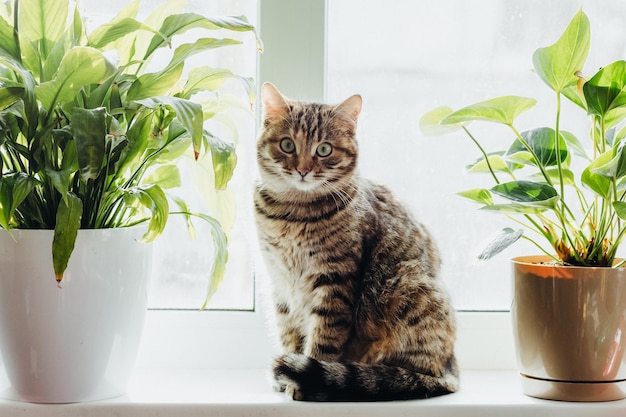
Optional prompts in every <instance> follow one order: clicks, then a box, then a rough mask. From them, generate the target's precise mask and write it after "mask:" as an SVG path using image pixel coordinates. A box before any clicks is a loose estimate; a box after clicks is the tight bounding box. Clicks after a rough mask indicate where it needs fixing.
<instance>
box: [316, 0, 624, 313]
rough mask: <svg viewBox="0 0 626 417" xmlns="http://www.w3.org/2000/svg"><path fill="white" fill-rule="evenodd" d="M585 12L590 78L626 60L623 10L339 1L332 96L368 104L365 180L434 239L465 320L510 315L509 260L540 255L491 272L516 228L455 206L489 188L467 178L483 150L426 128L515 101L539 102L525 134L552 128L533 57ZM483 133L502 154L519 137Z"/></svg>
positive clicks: (556, 4)
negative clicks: (539, 125) (480, 259)
mask: <svg viewBox="0 0 626 417" xmlns="http://www.w3.org/2000/svg"><path fill="white" fill-rule="evenodd" d="M581 3H584V6H583V7H584V11H585V13H587V14H588V16H589V19H590V21H591V36H592V47H591V53H592V55H590V57H589V59H588V61H587V65H586V67H585V70H586V71H585V73H586V74H587V75H589V74H593V73H594V72H595V70H596V69H597V68H599V66H600V65H602V64H606V63H609V62H613V61H615V60H618V59H621V58H623V57H624V54H625V52H626V48H625V46H624V39H625V38H626V27H624V25H623V19H622V18H621V16H622V15H623V12H624V5H623V3H621V2H620V1H606V2H602V3H599V2H581V1H579V0H568V1H499V0H489V1H484V0H469V1H467V0H463V1H460V0H442V1H436V2H425V1H420V2H415V1H411V0H397V1H393V2H388V1H381V0H375V1H372V2H369V3H368V5H367V7H362V5H361V2H359V1H358V0H342V1H329V2H328V34H327V44H328V58H327V59H328V75H327V87H326V88H327V98H328V100H329V101H331V102H339V101H341V100H343V99H345V98H347V97H348V96H350V95H351V94H354V93H360V94H361V95H362V96H363V98H364V111H363V113H362V115H361V117H360V126H359V128H360V130H359V139H360V144H361V147H360V149H361V161H360V163H361V171H362V173H363V174H365V175H367V176H369V177H371V178H374V179H377V180H378V181H380V182H383V183H386V184H388V185H390V186H391V187H392V188H393V189H394V190H395V192H396V194H397V196H399V197H400V198H401V199H402V200H404V201H405V202H407V204H408V205H409V206H410V207H411V208H412V209H413V211H414V212H415V213H416V215H417V216H418V218H419V219H420V220H421V221H423V222H424V223H425V224H426V225H427V226H428V227H429V229H430V230H431V231H432V232H433V234H434V235H435V238H436V239H437V241H438V243H439V246H440V249H441V252H442V255H443V275H444V277H445V279H446V280H447V282H448V287H449V288H450V290H451V292H452V296H453V300H454V304H455V306H456V308H457V309H459V310H508V309H509V306H510V300H511V298H510V294H511V290H510V288H509V286H510V278H509V277H510V274H509V269H510V266H509V261H510V258H511V257H513V256H517V255H524V254H530V253H536V252H537V249H535V248H534V247H533V246H532V245H530V244H527V243H526V242H521V241H520V242H518V243H516V244H515V245H514V246H513V247H511V248H509V249H507V250H506V251H505V252H504V253H501V254H500V255H498V256H497V257H496V258H494V259H492V260H490V261H488V262H484V263H480V264H479V263H477V262H476V261H475V255H476V254H477V253H478V248H480V247H481V246H482V244H483V242H484V240H485V239H487V238H488V236H489V235H490V234H491V233H494V232H497V231H498V230H500V229H501V228H503V227H505V226H507V225H510V223H509V222H506V221H505V220H504V219H503V218H502V216H499V215H493V214H490V213H485V212H480V211H478V210H477V206H476V205H473V204H472V203H471V202H468V201H466V200H463V199H461V198H460V197H457V196H455V193H456V192H458V191H463V190H467V189H470V188H475V187H484V185H485V183H484V182H483V181H481V178H478V176H479V175H480V174H468V175H466V174H464V172H463V167H464V166H465V165H467V164H469V163H471V162H472V161H473V160H474V159H477V158H478V157H479V156H480V154H479V152H478V150H477V149H476V148H475V147H474V145H473V144H472V143H471V142H470V141H469V140H468V139H467V138H466V137H465V136H464V135H463V134H461V133H459V134H455V135H448V136H441V137H423V136H422V135H421V133H420V131H419V126H418V123H419V119H420V117H421V115H422V114H424V113H425V112H427V111H430V110H432V109H434V108H435V107H437V106H441V105H449V106H451V107H452V108H454V109H459V108H461V107H463V106H465V105H469V104H472V103H475V102H478V101H482V100H486V99H489V98H493V97H497V96H503V95H509V94H514V95H520V96H529V97H538V98H539V104H538V105H537V106H536V107H535V108H534V109H533V110H531V111H530V112H528V113H527V114H525V115H524V118H520V119H519V121H520V123H521V125H520V126H521V128H520V129H519V130H523V124H524V123H527V124H528V125H529V126H530V125H533V126H534V125H536V122H537V121H538V120H541V119H546V120H545V123H546V125H547V126H549V125H551V124H552V120H551V118H552V114H553V108H554V101H555V100H554V97H553V96H552V95H551V94H550V93H551V91H549V90H548V89H547V88H546V87H545V85H543V83H542V81H541V80H540V79H539V78H538V77H537V76H536V75H535V74H534V73H533V71H532V58H531V57H532V53H533V52H534V50H535V49H537V48H539V47H544V46H548V45H551V44H552V43H554V42H555V41H556V40H557V39H558V37H559V36H560V34H561V33H562V31H563V30H564V29H565V27H566V26H567V24H568V23H569V20H570V19H571V18H572V17H573V16H574V14H575V13H576V11H577V10H578V8H579V7H580V6H581ZM598 45H602V47H600V48H599V47H598ZM593 54H595V55H593ZM567 104H570V103H567ZM544 110H545V111H544ZM568 111H569V113H568ZM564 113H565V115H564V117H565V119H564V120H563V122H562V125H563V126H571V124H572V123H575V122H576V121H575V119H572V117H573V116H576V115H579V114H580V110H579V109H574V108H573V106H572V107H567V108H566V109H565V111H564ZM544 114H545V115H548V116H549V118H546V116H544ZM568 118H569V119H568ZM579 127H580V129H578V132H586V130H585V129H586V127H585V126H584V125H583V126H579ZM518 128H519V126H518ZM568 129H570V130H571V128H570V127H568ZM472 132H473V133H475V134H477V136H479V137H480V138H481V142H484V143H486V144H487V149H488V150H489V148H490V147H491V150H499V149H500V148H499V146H498V140H499V138H498V135H500V134H504V135H507V137H508V136H509V135H510V133H509V132H508V131H507V130H506V129H502V130H498V126H495V125H488V126H480V124H475V125H473V126H472ZM580 139H581V140H583V139H584V138H580Z"/></svg>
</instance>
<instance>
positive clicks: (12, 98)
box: [0, 87, 25, 111]
mask: <svg viewBox="0 0 626 417" xmlns="http://www.w3.org/2000/svg"><path fill="white" fill-rule="evenodd" d="M24 91H25V89H24V87H6V88H0V111H2V110H4V109H6V108H7V107H9V106H10V105H11V104H13V103H15V102H16V101H18V100H20V99H21V98H22V96H23V95H24Z"/></svg>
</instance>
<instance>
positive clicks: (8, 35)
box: [0, 18, 21, 60]
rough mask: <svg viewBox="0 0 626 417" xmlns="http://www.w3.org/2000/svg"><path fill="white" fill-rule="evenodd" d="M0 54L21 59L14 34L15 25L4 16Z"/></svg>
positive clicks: (1, 21)
mask: <svg viewBox="0 0 626 417" xmlns="http://www.w3.org/2000/svg"><path fill="white" fill-rule="evenodd" d="M0 54H5V55H7V56H9V57H11V58H13V59H16V60H20V59H21V57H20V54H19V52H18V49H17V45H16V44H15V37H14V36H13V26H11V25H10V24H8V23H7V21H6V20H4V19H3V18H0Z"/></svg>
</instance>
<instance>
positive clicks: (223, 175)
mask: <svg viewBox="0 0 626 417" xmlns="http://www.w3.org/2000/svg"><path fill="white" fill-rule="evenodd" d="M205 136H206V137H207V140H208V142H209V147H210V148H211V161H212V162H213V172H214V173H215V188H216V189H218V190H224V189H226V185H227V184H228V181H230V179H231V178H232V177H233V172H234V171H235V166H236V165H237V154H236V153H235V146H234V145H233V144H232V143H228V142H225V141H223V140H221V139H219V138H218V137H216V136H213V135H212V134H210V133H208V132H205Z"/></svg>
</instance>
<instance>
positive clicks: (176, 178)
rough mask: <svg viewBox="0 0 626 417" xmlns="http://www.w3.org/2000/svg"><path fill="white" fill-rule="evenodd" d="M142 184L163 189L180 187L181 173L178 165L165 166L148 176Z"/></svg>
mask: <svg viewBox="0 0 626 417" xmlns="http://www.w3.org/2000/svg"><path fill="white" fill-rule="evenodd" d="M141 182H142V184H144V185H145V184H158V185H159V186H160V187H161V188H164V189H169V188H176V187H180V185H181V181H180V171H179V170H178V167H177V166H176V165H163V166H160V167H158V168H157V169H155V170H154V171H152V172H151V173H150V174H148V175H146V176H145V177H144V178H143V180H142V181H141Z"/></svg>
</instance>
